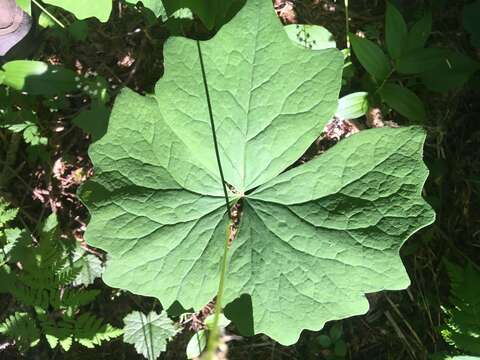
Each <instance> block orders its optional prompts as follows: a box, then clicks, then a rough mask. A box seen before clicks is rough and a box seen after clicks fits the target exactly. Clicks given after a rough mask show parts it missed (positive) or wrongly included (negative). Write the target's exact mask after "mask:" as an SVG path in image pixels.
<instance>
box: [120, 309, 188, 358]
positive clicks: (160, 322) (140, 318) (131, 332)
mask: <svg viewBox="0 0 480 360" xmlns="http://www.w3.org/2000/svg"><path fill="white" fill-rule="evenodd" d="M123 322H124V323H125V327H124V328H123V331H124V333H123V341H124V342H126V343H127V344H132V345H134V346H135V350H137V352H138V353H139V354H142V355H143V356H144V357H145V358H146V359H148V360H154V359H157V358H158V357H159V356H160V354H161V353H162V352H163V351H165V350H166V348H167V341H168V340H170V339H171V338H172V337H174V336H175V335H176V334H177V332H178V331H179V329H178V328H177V327H176V326H175V325H174V323H173V321H172V320H170V318H169V317H168V316H167V313H166V312H165V311H163V312H162V313H161V314H157V313H156V312H154V311H151V312H150V313H148V314H147V315H145V314H143V313H141V312H139V311H133V312H131V313H130V314H128V315H127V316H125V318H124V319H123Z"/></svg>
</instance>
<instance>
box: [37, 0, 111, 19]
mask: <svg viewBox="0 0 480 360" xmlns="http://www.w3.org/2000/svg"><path fill="white" fill-rule="evenodd" d="M43 2H44V3H46V4H50V5H54V6H58V7H61V8H62V9H65V10H67V11H69V12H71V13H72V14H73V15H75V16H76V17H77V19H80V20H82V19H86V18H89V17H96V18H97V19H98V20H100V21H101V22H106V21H108V18H109V17H110V13H111V12H112V0H94V1H92V0H90V1H85V0H83V1H81V0H43Z"/></svg>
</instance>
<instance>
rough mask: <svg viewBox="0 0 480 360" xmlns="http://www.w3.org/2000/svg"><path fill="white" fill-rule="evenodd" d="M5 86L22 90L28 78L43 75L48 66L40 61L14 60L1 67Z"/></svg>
mask: <svg viewBox="0 0 480 360" xmlns="http://www.w3.org/2000/svg"><path fill="white" fill-rule="evenodd" d="M3 70H4V73H3V74H4V79H3V82H4V84H5V85H7V86H10V87H12V88H14V89H15V90H22V89H23V87H24V86H25V81H26V79H27V78H28V77H29V76H36V75H43V74H45V73H46V72H47V70H48V65H47V64H45V63H44V62H41V61H31V60H15V61H10V62H7V63H6V64H4V65H3Z"/></svg>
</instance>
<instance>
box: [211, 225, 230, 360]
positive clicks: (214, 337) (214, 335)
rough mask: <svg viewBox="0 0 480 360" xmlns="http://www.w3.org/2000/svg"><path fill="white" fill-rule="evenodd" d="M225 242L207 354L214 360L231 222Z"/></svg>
mask: <svg viewBox="0 0 480 360" xmlns="http://www.w3.org/2000/svg"><path fill="white" fill-rule="evenodd" d="M225 232H226V237H225V244H224V245H223V256H222V263H221V268H220V280H219V282H218V291H217V297H216V300H215V315H214V317H213V325H212V327H211V329H210V335H209V337H208V344H207V352H206V354H205V359H206V360H213V359H214V355H215V352H216V351H217V348H218V345H219V342H220V331H219V325H218V323H219V321H220V315H221V314H222V301H223V294H224V292H225V275H226V274H227V264H228V258H227V255H228V243H229V240H230V223H228V224H227V229H226V231H225Z"/></svg>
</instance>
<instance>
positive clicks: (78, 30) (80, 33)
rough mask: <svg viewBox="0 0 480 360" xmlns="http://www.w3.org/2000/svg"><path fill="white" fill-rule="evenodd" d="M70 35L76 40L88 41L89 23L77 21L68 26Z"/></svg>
mask: <svg viewBox="0 0 480 360" xmlns="http://www.w3.org/2000/svg"><path fill="white" fill-rule="evenodd" d="M68 33H69V34H70V35H71V36H72V38H73V39H74V40H77V41H84V40H86V39H87V35H88V22H87V21H86V20H75V21H74V22H73V23H71V24H70V25H69V26H68Z"/></svg>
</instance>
